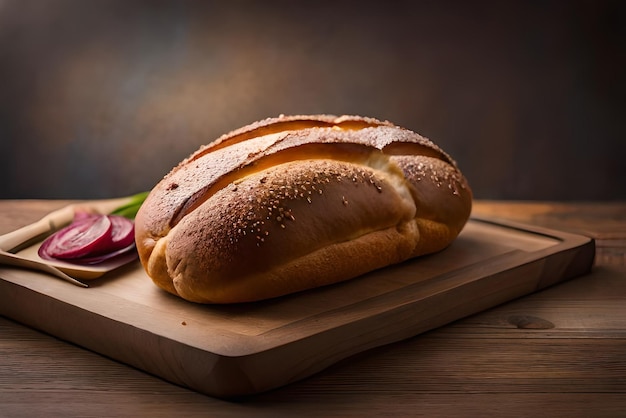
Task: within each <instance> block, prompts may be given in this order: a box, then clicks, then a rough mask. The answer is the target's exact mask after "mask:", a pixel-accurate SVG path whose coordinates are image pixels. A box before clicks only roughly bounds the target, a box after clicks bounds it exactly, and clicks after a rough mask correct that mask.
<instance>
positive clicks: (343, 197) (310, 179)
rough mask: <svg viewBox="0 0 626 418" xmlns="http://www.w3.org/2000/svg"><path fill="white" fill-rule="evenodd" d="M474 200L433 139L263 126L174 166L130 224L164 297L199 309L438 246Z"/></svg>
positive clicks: (329, 120) (308, 120)
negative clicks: (178, 298) (199, 305)
mask: <svg viewBox="0 0 626 418" xmlns="http://www.w3.org/2000/svg"><path fill="white" fill-rule="evenodd" d="M471 199H472V197H471V191H470V189H469V187H468V186H467V183H466V181H465V179H464V177H463V176H462V174H461V173H460V172H459V170H458V169H457V167H456V164H455V162H454V161H453V160H452V159H451V158H450V157H449V156H448V155H447V154H445V153H444V152H443V151H442V150H441V149H439V148H438V147H437V146H436V145H434V144H433V143H432V142H430V141H429V140H427V139H425V138H423V137H421V136H419V135H417V134H415V133H414V132H411V131H408V130H406V129H403V128H399V127H395V126H393V125H392V124H390V123H389V122H381V121H378V120H376V119H371V118H362V117H354V116H342V117H335V116H329V115H322V116H291V117H280V118H274V119H266V120H264V121H260V122H257V123H255V124H252V125H249V126H247V127H244V128H241V129H239V130H237V131H233V132H231V133H229V134H227V135H224V136H223V137H221V138H220V139H218V140H217V141H216V142H214V143H212V144H210V145H209V146H206V147H203V148H201V149H200V150H198V151H197V152H196V153H194V154H192V155H191V156H190V157H189V158H188V159H186V160H185V161H183V162H181V164H179V165H178V166H177V167H175V168H174V169H173V170H172V171H171V172H170V173H169V174H168V175H167V176H165V178H164V179H163V180H162V181H161V182H160V183H159V184H158V185H157V186H156V187H155V188H154V189H153V191H152V192H151V194H150V196H149V197H148V199H147V200H146V202H145V203H144V205H143V206H142V208H141V210H140V211H139V213H138V214H137V218H136V241H137V248H138V250H139V254H140V259H141V262H142V264H143V265H144V267H145V269H146V271H147V272H148V274H149V276H150V277H152V279H153V280H154V282H155V283H156V284H157V285H158V286H160V287H161V288H163V289H165V290H167V291H168V292H171V293H173V294H177V295H179V296H181V297H183V298H184V299H187V300H190V301H194V302H201V303H233V302H243V301H251V300H259V299H265V298H270V297H275V296H280V295H284V294H288V293H292V292H296V291H300V290H305V289H308V288H312V287H317V286H321V285H325V284H331V283H335V282H338V281H341V280H347V279H350V278H353V277H356V276H358V275H360V274H363V273H365V272H367V271H371V270H373V269H376V268H380V267H384V266H387V265H390V264H393V263H397V262H401V261H404V260H406V259H408V258H410V257H414V256H417V255H422V254H426V253H430V252H434V251H439V250H441V249H443V248H445V247H446V246H447V245H448V244H449V243H450V242H451V241H452V240H453V239H454V238H456V236H457V235H458V233H459V232H460V230H461V229H462V228H463V226H464V224H465V222H466V221H467V218H468V217H469V212H470V209H471Z"/></svg>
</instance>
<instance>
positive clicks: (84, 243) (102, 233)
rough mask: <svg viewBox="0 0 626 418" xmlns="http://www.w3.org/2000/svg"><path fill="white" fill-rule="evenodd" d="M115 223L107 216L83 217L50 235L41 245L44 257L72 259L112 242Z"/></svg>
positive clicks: (40, 251) (40, 248)
mask: <svg viewBox="0 0 626 418" xmlns="http://www.w3.org/2000/svg"><path fill="white" fill-rule="evenodd" d="M112 229H113V224H112V223H111V220H110V219H109V218H108V217H107V216H99V217H95V216H94V217H92V216H90V217H84V218H83V217H81V218H79V219H78V220H75V221H74V222H72V223H71V224H70V225H68V226H66V227H65V228H63V229H60V230H59V231H57V232H55V233H54V234H52V235H50V236H49V237H48V238H47V239H46V240H45V241H44V242H43V243H42V244H41V246H40V247H39V255H40V256H41V257H42V258H61V259H72V258H80V257H83V256H85V255H88V254H91V253H93V252H94V251H98V249H100V248H102V247H103V246H109V245H110V243H111V230H112Z"/></svg>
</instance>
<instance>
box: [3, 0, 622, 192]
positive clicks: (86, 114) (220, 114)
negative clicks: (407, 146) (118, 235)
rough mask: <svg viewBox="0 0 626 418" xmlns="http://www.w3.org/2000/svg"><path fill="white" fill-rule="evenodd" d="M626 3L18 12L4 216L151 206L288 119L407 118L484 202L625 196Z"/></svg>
mask: <svg viewBox="0 0 626 418" xmlns="http://www.w3.org/2000/svg"><path fill="white" fill-rule="evenodd" d="M625 11H626V2H622V1H614V2H611V1H588V2H582V1H576V2H572V1H518V2H510V1H509V2H507V1H456V2H452V1H405V2H403V1H389V2H383V1H381V2H379V3H375V2H367V1H359V2H356V1H355V2H345V1H336V2H327V1H316V2H299V1H270V2H265V1H245V2H244V1H204V2H200V1H197V2H193V1H176V2H175V1H121V0H112V1H100V0H90V1H82V0H77V1H71V0H45V1H38V0H0V83H1V85H0V138H1V145H0V153H1V161H0V177H2V179H3V180H2V183H1V184H2V186H1V189H0V198H30V197H33V198H106V197H117V196H122V195H127V194H131V193H135V192H138V191H142V190H146V189H149V188H151V187H152V186H153V185H154V184H155V183H156V182H157V181H158V180H159V179H160V178H161V177H162V176H163V175H164V174H165V173H166V172H168V171H169V170H170V169H171V167H172V166H174V165H175V164H176V163H178V161H180V160H181V159H182V158H184V157H186V156H187V155H188V154H190V153H191V152H192V151H194V150H195V149H196V148H198V147H199V146H200V145H201V144H203V143H206V142H208V141H210V140H212V139H214V138H216V137H217V136H219V135H220V134H222V133H224V132H226V131H229V130H231V129H234V128H237V127H239V126H241V125H244V124H247V123H249V122H252V121H254V120H257V119H261V118H265V117H267V116H272V115H278V114H279V113H286V114H288V113H335V114H341V113H354V114H363V115H368V116H375V117H379V118H383V119H389V120H391V121H393V122H395V123H398V124H400V125H403V126H406V127H408V128H410V129H413V130H415V131H417V132H420V133H421V134H423V135H425V136H428V137H430V138H431V139H433V140H434V141H435V142H437V143H438V144H439V145H441V146H442V147H443V148H444V149H446V150H447V151H448V152H449V153H450V154H452V155H453V156H454V157H455V158H456V160H457V161H458V163H459V165H460V166H461V168H462V170H463V171H464V172H465V174H466V176H467V177H468V178H469V180H470V183H471V184H472V186H473V189H474V193H475V195H476V197H478V198H500V199H555V200H571V199H578V200H584V199H624V198H626V181H625V180H626V170H625V165H626V164H625V159H626V152H625V150H626V148H625V145H624V144H625V142H626V136H625V134H626V129H625V125H624V122H623V119H624V111H625V110H626V109H625V107H626V106H625V103H626V100H625V99H626V94H625V93H626V88H625V84H624V71H625V70H626V60H625V53H624V46H625V45H626V44H625V40H626V39H625V35H626V19H625V17H626V14H625Z"/></svg>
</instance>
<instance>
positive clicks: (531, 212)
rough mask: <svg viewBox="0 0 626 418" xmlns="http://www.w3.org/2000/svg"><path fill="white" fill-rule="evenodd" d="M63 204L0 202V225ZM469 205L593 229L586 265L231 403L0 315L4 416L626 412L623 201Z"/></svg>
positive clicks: (0, 229) (0, 228)
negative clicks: (573, 274) (572, 275)
mask: <svg viewBox="0 0 626 418" xmlns="http://www.w3.org/2000/svg"><path fill="white" fill-rule="evenodd" d="M66 204H68V201H45V200H5V201H0V234H2V233H5V232H8V231H10V230H13V229H16V228H18V227H20V226H23V225H26V224H29V223H31V222H33V221H35V220H37V219H39V218H40V217H42V216H43V215H44V214H46V213H48V212H50V211H52V210H54V209H57V208H59V207H62V206H64V205H66ZM474 213H476V214H479V215H483V216H484V215H488V216H492V217H498V218H503V219H512V220H516V221H522V222H525V223H530V224H535V225H541V226H546V227H549V228H552V229H561V230H566V231H569V232H575V233H582V234H586V235H588V236H591V237H593V238H595V239H596V246H597V255H596V261H595V265H594V269H593V271H592V273H591V274H589V275H586V276H583V277H579V278H576V279H573V280H571V281H569V282H566V283H564V284H561V285H558V286H555V287H552V288H549V289H547V290H544V291H542V292H539V293H536V294H533V295H530V296H527V297H524V298H521V299H519V300H515V301H512V302H509V303H507V304H505V305H502V306H499V307H496V308H494V309H491V310H489V311H486V312H483V313H480V314H477V315H474V316H472V317H469V318H466V319H463V320H460V321H457V322H455V323H453V324H450V325H448V326H446V327H443V328H440V329H437V330H435V331H431V332H428V333H426V334H422V335H420V336H417V337H414V338H412V339H410V340H406V341H402V342H399V343H395V344H391V345H388V346H385V347H381V348H378V349H374V350H370V351H367V352H365V353H363V354H361V355H358V356H356V357H353V358H350V359H348V360H345V361H343V362H341V363H339V364H337V365H335V366H332V367H331V368H329V369H327V370H325V371H323V372H321V373H319V374H317V375H315V376H313V377H311V378H308V379H306V380H304V381H301V382H298V383H295V384H292V385H289V386H287V387H283V388H280V389H278V390H274V391H272V392H269V393H264V394H261V395H257V396H254V397H251V398H248V399H244V400H240V401H237V402H233V401H224V400H218V399H214V398H211V397H208V396H204V395H201V394H198V393H195V392H193V391H190V390H187V389H183V388H181V387H177V386H175V385H172V384H169V383H167V382H165V381H163V380H160V379H159V378H156V377H153V376H151V375H148V374H146V373H144V372H141V371H138V370H136V369H133V368H131V367H128V366H126V365H123V364H120V363H118V362H116V361H113V360H110V359H108V358H105V357H102V356H100V355H98V354H95V353H93V352H90V351H87V350H84V349H82V348H79V347H77V346H74V345H71V344H68V343H66V342H64V341H61V340H58V339H56V338H54V337H51V336H49V335H46V334H43V333H41V332H38V331H36V330H33V329H30V328H27V327H24V326H22V325H20V324H18V323H16V322H14V321H12V320H10V319H7V318H2V317H0V417H35V416H36V417H39V416H46V417H53V416H66V417H70V416H81V417H86V416H128V417H137V416H150V417H170V416H181V417H191V416H239V415H241V416H268V417H269V416H271V417H277V416H290V417H291V416H309V415H311V416H325V417H327V416H371V415H377V416H420V415H423V416H428V417H435V416H446V417H449V416H462V417H467V416H481V417H486V416H497V417H508V416H511V417H522V416H530V417H538V416H550V417H553V416H567V417H624V416H626V203H580V204H575V203H571V204H570V203H567V204H565V203H543V202H541V203H539V202H535V203H531V202H490V201H480V202H477V203H476V204H475V208H474Z"/></svg>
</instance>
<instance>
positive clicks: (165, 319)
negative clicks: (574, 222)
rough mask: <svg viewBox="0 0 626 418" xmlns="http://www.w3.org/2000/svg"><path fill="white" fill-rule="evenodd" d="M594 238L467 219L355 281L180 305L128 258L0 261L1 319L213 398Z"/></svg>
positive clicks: (577, 259)
mask: <svg viewBox="0 0 626 418" xmlns="http://www.w3.org/2000/svg"><path fill="white" fill-rule="evenodd" d="M593 257H594V242H593V240H591V239H590V238H587V237H583V236H579V235H573V234H569V233H564V232H559V231H553V230H547V229H544V228H535V227H528V226H524V225H517V224H512V223H504V222H496V221H490V220H480V219H471V220H470V222H469V223H468V225H467V226H466V228H465V229H464V231H463V232H462V233H461V235H460V236H459V237H458V239H457V240H456V241H455V242H454V243H453V244H452V245H451V246H450V247H449V248H447V249H446V250H444V251H442V252H440V253H438V254H434V255H431V256H426V257H421V258H419V259H415V260H412V261H409V262H406V263H403V264H400V265H397V266H393V267H389V268H385V269H382V270H379V271H376V272H373V273H371V274H368V275H365V276H362V277H359V278H357V279H354V280H351V281H348V282H344V283H340V284H337V285H332V286H328V287H325V288H320V289H316V290H312V291H306V292H302V293H299V294H295V295H291V296H286V297H282V298H278V299H274V300H269V301H264V302H257V303H247V304H240V305H229V306H205V305H197V304H193V303H190V302H186V301H183V300H182V299H179V298H176V297H174V296H171V295H169V294H166V293H165V292H163V291H161V290H159V289H158V288H157V287H156V286H154V285H153V284H152V282H151V280H150V279H149V278H148V277H147V276H146V274H145V273H144V271H143V269H142V268H141V265H140V264H139V263H138V262H134V263H131V264H129V265H126V266H124V267H121V268H119V269H118V270H114V271H113V272H110V273H107V274H106V275H104V276H102V277H100V278H97V279H95V280H92V281H90V282H89V288H80V287H77V286H73V285H71V284H69V283H67V282H63V281H61V280H58V279H55V278H52V277H51V276H48V275H46V274H45V273H39V272H35V271H28V270H21V269H18V268H12V267H0V314H2V315H4V316H7V317H9V318H12V319H14V320H16V321H19V322H22V323H24V324H26V325H29V326H31V327H34V328H37V329H40V330H42V331H45V332H47V333H50V334H52V335H54V336H56V337H58V338H61V339H64V340H67V341H70V342H73V343H75V344H78V345H80V346H83V347H85V348H87V349H89V350H93V351H95V352H97V353H100V354H102V355H105V356H108V357H110V358H113V359H116V360H118V361H120V362H123V363H127V364H129V365H132V366H134V367H137V368H139V369H141V370H144V371H146V372H148V373H151V374H154V375H156V376H159V377H161V378H163V379H165V380H168V381H170V382H173V383H175V384H178V385H182V386H185V387H188V388H191V389H193V390H196V391H199V392H201V393H205V394H208V395H212V396H216V397H225V398H227V397H236V396H240V395H248V394H254V393H258V392H262V391H266V390H269V389H272V388H275V387H279V386H282V385H285V384H288V383H290V382H294V381H297V380H299V379H302V378H305V377H307V376H310V375H312V374H314V373H316V372H318V371H320V370H322V369H324V368H326V367H328V366H330V365H332V364H333V363H335V362H337V361H339V360H341V359H344V358H346V357H349V356H351V355H354V354H356V353H359V352H362V351H364V350H367V349H371V348H373V347H377V346H381V345H384V344H388V343H391V342H395V341H399V340H402V339H406V338H409V337H412V336H415V335H417V334H420V333H422V332H425V331H428V330H431V329H433V328H436V327H439V326H442V325H444V324H447V323H449V322H452V321H454V320H457V319H460V318H463V317H465V316H468V315H471V314H474V313H477V312H480V311H482V310H485V309H488V308H490V307H493V306H495V305H498V304H501V303H503V302H507V301H509V300H512V299H515V298H518V297H520V296H523V295H527V294H530V293H533V292H535V291H537V290H539V289H542V288H545V287H548V286H551V285H554V284H556V283H559V282H561V281H564V280H567V279H569V278H572V277H575V276H578V275H581V274H584V273H586V272H588V271H589V270H590V269H591V267H592V264H593Z"/></svg>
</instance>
